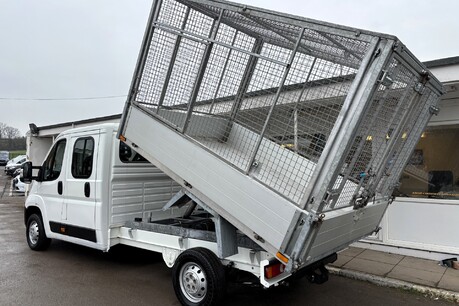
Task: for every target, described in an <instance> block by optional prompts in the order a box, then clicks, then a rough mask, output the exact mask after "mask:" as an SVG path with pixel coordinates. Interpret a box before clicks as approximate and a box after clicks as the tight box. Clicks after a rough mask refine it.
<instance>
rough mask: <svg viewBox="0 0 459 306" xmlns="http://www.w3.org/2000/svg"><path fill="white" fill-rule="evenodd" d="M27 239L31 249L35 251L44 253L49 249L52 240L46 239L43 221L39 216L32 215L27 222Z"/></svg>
mask: <svg viewBox="0 0 459 306" xmlns="http://www.w3.org/2000/svg"><path fill="white" fill-rule="evenodd" d="M26 238H27V244H28V245H29V248H31V249H32V250H34V251H43V250H46V249H47V248H48V247H49V245H50V243H51V239H49V238H48V237H46V233H45V228H44V227H43V221H42V219H41V217H40V216H39V215H37V214H32V215H31V216H30V217H29V219H28V220H27V228H26Z"/></svg>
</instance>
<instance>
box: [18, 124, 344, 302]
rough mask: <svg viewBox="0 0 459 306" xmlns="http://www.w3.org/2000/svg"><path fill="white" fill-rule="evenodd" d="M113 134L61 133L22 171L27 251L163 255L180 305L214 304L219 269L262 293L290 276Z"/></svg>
mask: <svg viewBox="0 0 459 306" xmlns="http://www.w3.org/2000/svg"><path fill="white" fill-rule="evenodd" d="M117 132H118V124H114V123H112V124H101V125H95V126H90V127H83V128H76V129H70V130H67V131H65V132H63V133H62V134H60V135H59V136H58V137H57V138H56V140H55V143H54V145H53V147H52V148H51V149H50V151H49V153H48V155H47V157H46V159H45V161H44V162H43V165H41V166H39V167H33V166H32V165H31V163H30V162H28V163H27V164H26V165H25V167H24V179H25V181H27V182H30V181H31V180H33V181H34V182H33V184H32V185H31V186H30V190H29V195H28V197H27V199H26V203H25V215H24V221H25V224H26V227H27V231H26V237H27V243H28V245H29V247H30V248H31V249H32V250H36V251H39V250H44V249H46V248H47V247H48V246H49V244H50V242H51V239H59V240H64V241H68V242H72V243H76V244H80V245H84V246H87V247H91V248H95V249H99V250H102V251H108V250H109V249H110V248H111V247H112V246H114V245H117V244H125V245H129V246H133V247H139V248H143V249H147V250H151V251H155V252H159V253H162V254H163V258H164V261H165V262H166V264H167V266H169V267H173V281H174V287H175V290H176V292H177V296H178V298H179V299H180V300H181V302H182V303H184V304H190V303H191V304H193V303H194V304H207V303H209V302H216V301H217V300H218V299H219V298H220V297H221V295H222V293H223V291H224V288H225V270H224V266H227V267H231V268H233V269H239V270H242V271H247V272H250V273H251V274H253V275H255V276H256V277H259V278H260V281H261V283H262V284H263V285H264V286H266V287H269V286H271V285H274V284H277V283H278V282H279V281H281V280H282V279H285V278H286V277H287V276H289V275H290V274H286V273H283V265H281V264H280V263H279V262H278V261H273V258H272V255H271V254H269V253H268V252H266V251H265V250H263V249H262V248H260V247H259V246H258V245H257V244H256V243H254V242H253V241H252V240H250V239H249V238H247V237H246V236H245V235H243V234H241V233H240V232H236V231H235V230H234V228H233V227H232V226H231V225H230V224H229V223H227V222H226V221H225V220H223V219H222V218H221V217H220V216H218V215H217V214H216V213H215V212H213V211H212V209H210V208H209V207H207V205H206V204H205V203H202V202H201V201H200V200H199V199H197V198H195V197H194V196H193V195H192V194H190V193H187V192H186V191H184V190H182V188H181V187H180V185H179V184H177V183H176V182H175V181H174V180H172V179H171V178H170V177H168V176H167V175H166V174H164V173H163V172H161V171H160V170H159V169H158V168H157V167H155V166H153V165H152V164H150V163H149V162H148V161H147V160H145V159H144V158H143V157H142V156H141V155H140V154H138V153H137V152H136V151H135V150H133V149H131V148H130V147H129V146H127V145H126V144H125V143H123V142H121V141H119V140H118V139H117V138H116V133H117ZM32 168H34V169H36V170H38V173H35V174H37V175H36V176H32V171H34V172H37V171H36V170H34V169H32ZM172 203H174V204H178V205H171V204H172ZM198 205H199V206H198ZM233 241H234V243H235V245H236V247H237V250H236V251H234V250H233V253H235V254H234V255H231V256H228V250H225V249H224V247H225V242H226V243H229V244H230V245H231V242H233ZM231 246H233V245H231ZM219 257H220V258H221V260H220V259H219ZM335 259H336V256H335V255H333V256H329V257H327V258H326V259H324V260H321V261H320V262H317V263H315V264H314V265H311V266H310V267H308V269H305V270H303V273H304V274H307V275H308V276H309V277H310V278H311V279H312V278H314V275H315V282H317V283H320V282H323V281H325V280H326V277H327V276H326V274H325V273H326V271H325V270H324V268H323V266H324V264H326V263H328V262H331V261H334V260H335ZM317 269H318V270H321V269H322V272H315V270H317ZM201 271H202V272H201ZM282 274H283V275H282Z"/></svg>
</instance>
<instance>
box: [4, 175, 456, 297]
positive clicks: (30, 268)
mask: <svg viewBox="0 0 459 306" xmlns="http://www.w3.org/2000/svg"><path fill="white" fill-rule="evenodd" d="M0 175H1V176H0V196H1V194H2V189H3V187H4V186H5V181H6V177H5V176H4V172H3V167H0ZM8 194H9V193H8V192H5V194H4V197H3V198H1V199H0V245H1V247H0V305H2V306H3V305H85V306H87V305H136V306H137V305H139V306H140V305H179V303H178V302H177V300H176V298H175V295H174V290H173V288H172V282H171V273H170V270H169V269H168V268H167V267H166V265H165V264H164V263H163V262H162V258H161V256H160V255H158V254H155V253H151V252H147V251H141V250H136V249H133V248H128V247H115V248H113V249H112V251H110V252H109V253H102V252H100V251H96V250H92V249H89V248H85V247H80V246H77V245H72V244H69V243H65V242H60V241H53V243H52V244H51V246H50V248H49V249H48V250H47V251H43V252H34V251H31V250H30V249H29V248H28V246H27V243H26V240H25V226H24V222H23V204H24V197H23V196H18V195H15V196H12V197H11V196H8ZM227 291H228V295H227V299H226V300H225V301H224V302H223V303H222V305H250V306H256V305H334V306H339V305H372V306H378V305H381V306H382V305H384V306H386V305H404V306H411V305H412V306H415V305H416V306H421V305H422V306H429V305H436V306H439V305H453V304H451V303H449V302H445V301H441V300H434V299H430V298H427V297H424V296H422V295H419V294H415V293H411V292H406V291H401V290H397V289H389V288H383V287H378V286H375V285H372V284H369V283H365V282H359V281H355V280H350V279H346V278H342V277H338V276H334V275H331V276H330V280H329V281H328V282H327V283H325V284H323V285H314V284H309V283H308V282H307V281H305V280H301V281H299V282H298V283H296V284H295V285H294V286H291V287H282V288H274V289H273V290H264V289H261V288H254V287H247V286H242V285H230V286H229V287H228V290H227Z"/></svg>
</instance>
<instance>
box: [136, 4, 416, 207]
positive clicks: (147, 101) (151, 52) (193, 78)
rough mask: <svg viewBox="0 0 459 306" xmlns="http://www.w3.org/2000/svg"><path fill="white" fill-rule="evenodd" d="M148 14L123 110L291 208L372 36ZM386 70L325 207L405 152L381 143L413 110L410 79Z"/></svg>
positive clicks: (246, 17)
mask: <svg viewBox="0 0 459 306" xmlns="http://www.w3.org/2000/svg"><path fill="white" fill-rule="evenodd" d="M155 10H156V11H155V15H154V17H153V20H152V24H151V26H152V28H153V29H152V34H151V38H150V40H149V41H148V42H147V45H146V56H145V63H144V66H143V69H142V71H141V72H140V74H139V78H140V79H139V81H138V85H137V88H135V89H136V91H135V96H134V99H133V101H132V102H133V103H135V104H136V105H138V106H140V107H142V108H143V109H144V110H146V111H147V112H149V113H151V114H152V116H155V117H156V118H158V119H159V120H161V121H163V122H165V123H166V124H168V125H170V126H171V127H173V128H174V129H175V130H177V131H178V132H179V133H182V134H184V135H186V136H188V137H190V138H191V139H193V141H195V142H196V143H198V144H200V145H201V146H203V147H204V148H206V149H208V150H209V151H210V152H212V153H214V154H215V155H217V156H218V157H219V158H221V159H223V160H224V161H226V162H227V163H229V164H231V165H232V166H234V167H235V168H237V169H238V170H240V171H241V172H242V173H244V174H245V175H250V176H251V177H253V178H254V179H256V180H258V181H259V182H261V183H262V184H264V185H266V186H268V187H269V188H270V189H272V190H274V191H275V192H277V193H279V194H281V195H282V196H284V197H285V198H287V199H289V200H290V201H291V202H293V203H295V204H297V205H300V202H301V201H302V200H303V198H304V195H305V192H306V190H307V189H308V185H309V183H310V181H311V178H312V177H313V174H314V173H315V171H316V167H317V165H318V162H319V161H320V160H321V158H322V157H323V156H322V155H323V152H324V149H325V148H326V146H327V144H328V143H329V139H330V137H331V133H332V130H333V129H334V127H335V124H336V122H337V120H338V118H339V117H340V116H341V117H342V116H344V115H345V112H346V110H343V105H344V102H345V101H346V100H347V99H348V100H349V98H352V97H349V94H350V90H351V88H352V86H354V87H355V86H356V84H354V82H355V80H356V76H357V74H358V73H359V72H360V73H364V68H362V63H363V61H364V59H365V58H368V57H369V56H370V55H371V54H370V51H369V50H370V49H371V47H372V46H371V44H372V42H374V41H375V40H374V38H375V37H374V34H372V33H367V34H365V35H363V34H361V33H360V31H353V30H349V29H342V28H336V27H331V26H329V25H327V24H318V23H316V22H309V21H308V20H300V19H298V18H293V17H291V16H283V15H279V14H274V13H272V12H267V11H256V10H251V9H247V8H246V7H243V6H237V5H234V6H233V5H231V4H230V3H227V2H221V1H201V0H163V1H157V2H156V6H155ZM385 39H386V38H385ZM386 73H387V75H390V80H391V83H390V84H385V83H381V84H379V85H378V88H377V89H376V90H375V94H374V96H373V98H372V100H370V101H368V103H369V106H368V107H367V111H366V113H365V116H364V117H363V118H362V119H361V123H360V124H359V128H358V131H357V132H356V135H354V136H353V143H352V145H351V146H350V149H349V150H348V153H347V156H346V157H345V158H341V157H337V158H338V159H341V160H342V165H340V167H341V168H342V170H341V171H340V172H339V173H338V175H337V176H336V177H335V179H334V181H333V184H332V185H331V186H330V193H331V194H332V195H333V197H331V198H330V200H329V203H328V204H327V208H326V209H336V208H340V207H343V206H348V205H351V203H352V202H353V201H355V200H356V199H357V198H358V197H360V196H362V192H363V190H367V189H368V188H369V186H372V188H373V189H375V188H376V185H375V184H374V180H373V178H375V177H377V176H380V177H382V176H381V173H383V170H382V169H383V168H386V167H385V163H387V161H388V160H390V159H391V157H390V156H389V152H392V153H390V154H395V155H397V154H398V155H397V156H396V158H399V157H401V155H400V154H401V153H400V152H399V151H397V152H396V150H395V151H394V150H393V148H394V147H397V146H398V147H400V148H402V147H403V149H410V148H411V147H406V146H403V144H402V143H401V142H395V141H390V139H391V138H393V137H395V136H393V135H395V134H397V133H398V134H397V136H396V137H399V136H403V131H405V132H406V131H408V128H411V126H409V125H410V124H411V125H413V122H412V121H410V120H408V119H406V118H405V117H407V113H408V112H409V111H410V110H411V109H412V108H413V107H414V106H413V105H414V104H415V103H418V102H414V101H413V99H414V98H413V97H414V95H416V94H417V93H416V92H414V91H413V87H414V86H415V83H416V82H417V81H416V76H415V74H414V73H413V72H412V71H411V70H409V69H407V68H406V67H404V65H402V64H401V62H400V61H398V60H397V59H395V58H393V60H392V62H390V63H389V64H388V66H387V67H386ZM419 103H421V102H419ZM418 111H421V109H419V110H418ZM404 118H405V119H406V120H405V121H406V122H407V123H406V126H405V127H404V128H403V129H402V128H401V127H400V122H401V121H403V120H404ZM405 121H404V122H405ZM414 125H416V124H414ZM419 125H421V124H420V123H419ZM402 130H403V131H402ZM400 133H401V134H400ZM413 137H414V136H413ZM389 144H390V145H389ZM410 145H411V143H410ZM395 155H394V156H395ZM397 161H398V160H397ZM400 163H401V164H403V162H400ZM393 167H395V168H393V172H395V173H399V170H400V165H398V164H397V166H395V165H394V166H393ZM386 181H387V180H386ZM386 181H384V184H386V185H387V184H389V182H388V181H387V182H386ZM391 183H393V182H391ZM386 185H384V186H386ZM379 189H380V190H383V189H384V190H385V189H387V187H383V185H379ZM367 191H368V190H367ZM381 192H382V191H381ZM370 193H371V192H370ZM382 193H383V194H386V193H387V192H382Z"/></svg>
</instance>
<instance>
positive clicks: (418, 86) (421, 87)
mask: <svg viewBox="0 0 459 306" xmlns="http://www.w3.org/2000/svg"><path fill="white" fill-rule="evenodd" d="M425 89H426V87H425V86H424V84H422V83H421V82H419V83H416V85H414V91H415V92H417V93H418V94H420V95H423V94H424V90H425Z"/></svg>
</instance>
